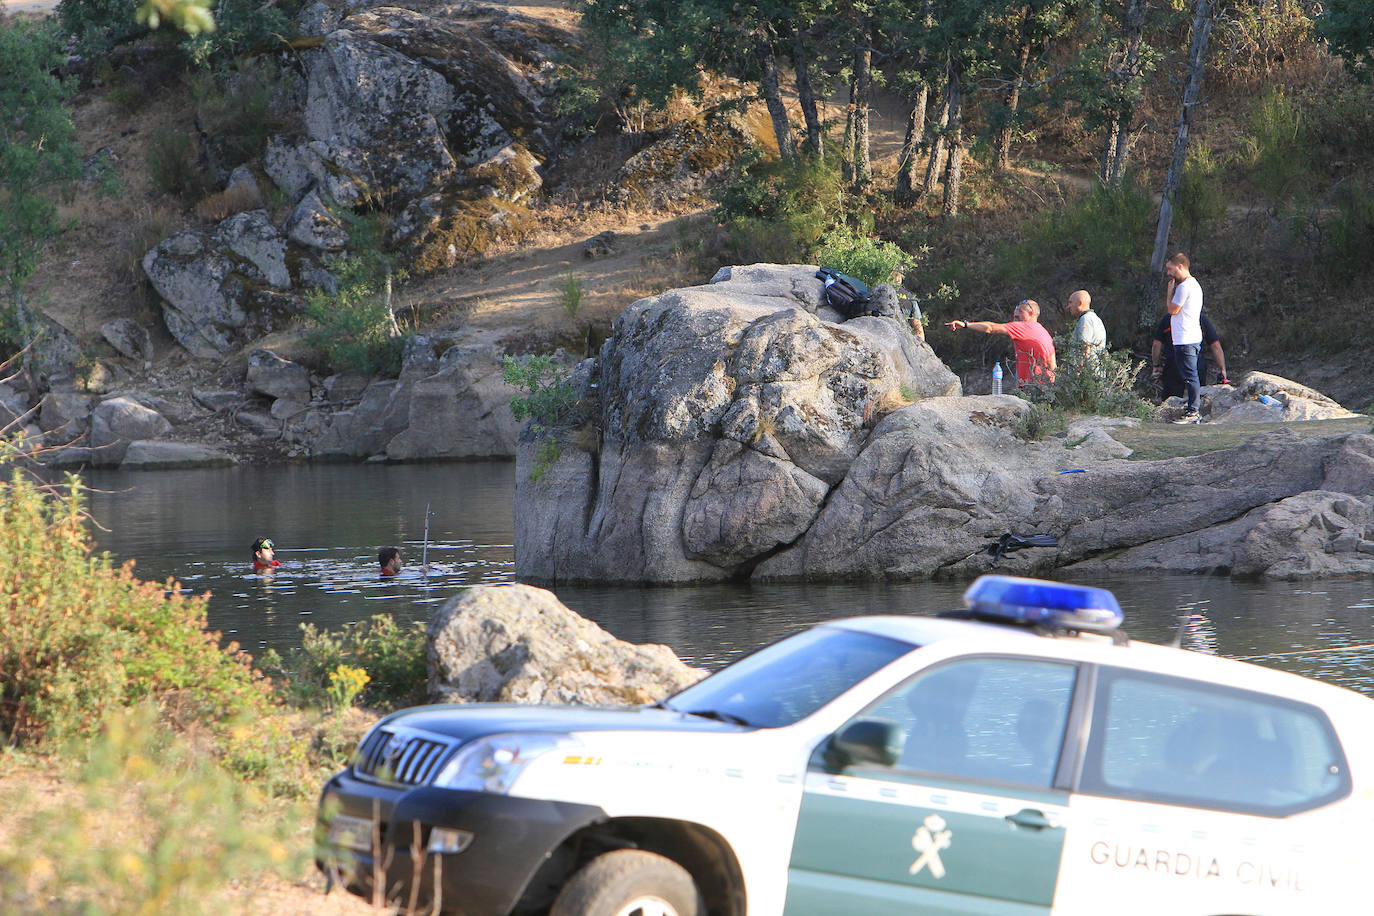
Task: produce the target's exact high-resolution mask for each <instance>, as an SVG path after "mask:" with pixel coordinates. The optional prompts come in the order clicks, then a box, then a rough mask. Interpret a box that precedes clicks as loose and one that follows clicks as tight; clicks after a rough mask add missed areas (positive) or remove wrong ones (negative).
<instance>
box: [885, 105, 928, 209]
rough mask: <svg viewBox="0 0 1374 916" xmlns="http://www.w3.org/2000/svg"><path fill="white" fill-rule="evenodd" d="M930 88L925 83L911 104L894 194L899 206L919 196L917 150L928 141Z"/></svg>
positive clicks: (898, 163) (898, 162)
mask: <svg viewBox="0 0 1374 916" xmlns="http://www.w3.org/2000/svg"><path fill="white" fill-rule="evenodd" d="M929 97H930V88H929V87H928V86H926V84H925V83H922V84H921V88H920V89H919V90H917V92H916V100H915V101H914V102H912V104H911V115H910V117H908V118H907V122H906V139H905V140H903V141H902V154H901V155H900V156H899V157H898V158H897V188H896V190H895V192H894V193H893V196H894V197H895V198H896V200H897V203H899V204H909V203H912V202H913V201H915V200H916V198H917V197H918V196H919V195H917V193H916V150H917V149H918V148H920V146H921V144H922V143H924V142H925V139H926V102H927V100H928V99H929Z"/></svg>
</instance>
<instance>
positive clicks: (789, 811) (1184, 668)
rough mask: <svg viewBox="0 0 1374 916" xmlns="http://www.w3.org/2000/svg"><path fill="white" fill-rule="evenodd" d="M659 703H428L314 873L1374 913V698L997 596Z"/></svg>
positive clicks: (431, 902)
mask: <svg viewBox="0 0 1374 916" xmlns="http://www.w3.org/2000/svg"><path fill="white" fill-rule="evenodd" d="M965 599H966V602H967V604H968V609H967V610H966V611H964V612H961V613H960V614H958V615H954V616H945V617H941V618H929V617H861V618H854V619H847V620H838V621H834V622H831V623H825V624H821V625H819V626H815V627H812V628H810V629H808V630H805V631H803V632H801V633H798V634H796V635H794V636H791V637H789V638H787V639H784V640H782V641H780V642H777V643H774V644H772V645H770V646H767V647H765V648H763V649H761V650H759V651H758V652H755V653H754V654H752V655H750V656H747V657H746V658H744V659H742V660H741V661H739V662H736V663H735V664H733V665H731V666H729V667H727V668H725V669H723V670H722V671H720V672H719V673H717V674H715V675H713V676H711V677H709V678H707V679H706V680H703V681H701V682H699V683H698V684H696V685H694V686H692V687H689V688H687V689H686V690H684V691H682V692H680V693H678V694H676V695H675V696H672V697H670V698H669V699H667V700H665V701H664V702H662V703H659V704H657V705H656V706H652V707H645V708H636V709H625V710H599V709H585V708H563V707H557V708H555V707H531V706H508V705H482V704H477V705H468V706H424V707H418V708H414V709H408V710H405V711H403V712H399V713H396V714H395V715H392V716H389V717H387V718H385V719H383V720H381V721H380V722H378V723H377V725H376V726H375V727H374V728H373V729H372V730H371V732H370V733H369V734H368V735H367V736H366V737H365V738H364V739H363V741H362V743H361V745H360V746H359V749H358V752H357V754H356V756H355V758H354V760H353V762H352V764H351V765H350V766H349V767H348V768H347V769H346V770H344V771H343V772H341V773H339V774H338V775H336V776H335V777H334V778H332V779H331V780H329V782H328V784H327V785H326V786H325V788H324V792H323V796H322V801H321V809H320V817H321V826H322V837H326V838H327V839H326V840H325V843H324V849H323V852H322V854H321V866H322V867H324V868H327V869H329V870H330V871H331V872H333V873H334V874H336V875H338V876H339V877H340V878H341V879H342V880H343V881H344V882H345V883H346V884H347V885H348V886H349V887H350V889H352V890H353V891H355V892H356V893H359V894H362V895H364V896H368V897H373V895H374V893H375V894H376V896H377V897H379V898H382V899H386V900H388V901H391V902H392V903H393V904H399V905H400V906H401V907H406V906H414V907H415V910H416V911H417V912H420V911H425V910H424V909H422V908H431V909H432V910H434V911H439V912H444V913H462V914H503V913H522V914H523V913H546V912H547V913H553V914H556V916H567V914H591V916H602V914H605V916H612V914H616V916H636V914H642V916H674V914H675V916H691V914H699V913H712V914H729V916H739V914H746V913H747V914H751V916H753V914H778V913H783V914H787V916H794V914H795V916H801V914H823V913H835V914H865V916H868V914H889V913H891V914H896V913H903V914H907V913H920V914H953V913H961V914H968V913H979V914H982V913H1006V914H1025V913H1056V914H1061V913H1062V914H1092V916H1099V914H1103V913H1111V914H1130V913H1142V914H1143V913H1149V914H1168V916H1241V914H1252V916H1259V914H1266V916H1268V914H1302V916H1313V914H1338V913H1362V912H1371V911H1372V910H1374V902H1371V893H1370V891H1369V890H1368V889H1367V884H1366V881H1367V874H1366V873H1367V871H1368V865H1367V863H1366V860H1367V855H1366V851H1367V849H1368V848H1369V840H1370V837H1371V832H1372V828H1374V772H1371V769H1372V766H1371V761H1374V747H1371V743H1372V742H1374V701H1371V700H1369V699H1366V698H1364V697H1362V696H1360V695H1358V694H1356V693H1354V692H1351V691H1348V690H1344V689H1341V688H1337V687H1333V686H1329V685H1326V684H1322V683H1318V682H1315V681H1311V680H1307V679H1304V678H1300V677H1297V676H1294V675H1289V674H1284V673H1280V672H1277V671H1273V670H1269V669H1265V668H1260V667H1256V666H1253V665H1248V664H1244V663H1241V662H1236V661H1229V660H1224V659H1219V658H1215V657H1211V656H1206V655H1201V654H1197V653H1190V652H1186V651H1183V650H1180V649H1174V648H1165V647H1161V646H1155V645H1146V644H1141V643H1135V642H1131V641H1129V640H1128V639H1127V638H1126V637H1125V636H1124V634H1123V633H1122V632H1121V630H1120V625H1121V613H1120V610H1119V608H1118V605H1117V603H1116V601H1115V599H1114V598H1113V597H1112V595H1111V594H1110V593H1109V592H1106V591H1103V590H1101V589H1095V588H1084V587H1079V586H1068V585H1061V584H1057V583H1050V582H1040V581H1036V580H1029V579H1015V578H1010V577H984V578H982V579H980V580H978V581H977V582H975V583H974V584H973V586H971V587H970V589H969V590H968V593H967V594H966V595H965Z"/></svg>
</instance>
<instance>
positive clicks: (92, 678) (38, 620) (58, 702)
mask: <svg viewBox="0 0 1374 916" xmlns="http://www.w3.org/2000/svg"><path fill="white" fill-rule="evenodd" d="M0 548H2V549H3V550H4V551H5V553H6V555H7V556H11V557H32V558H41V562H37V561H36V562H33V563H24V564H17V565H15V568H14V570H13V571H12V572H11V573H10V574H8V575H6V576H3V577H0V607H3V608H4V611H3V612H0V613H3V626H0V630H3V632H4V639H3V640H0V696H2V697H3V698H4V702H3V703H0V738H3V739H4V740H7V741H9V742H51V741H55V740H60V739H67V738H86V737H89V736H91V735H94V734H95V733H97V732H98V731H99V730H100V728H101V727H102V726H103V725H104V724H105V722H106V721H107V720H108V719H109V718H110V716H111V715H113V714H115V713H118V712H120V711H122V710H124V709H125V708H126V707H128V706H130V705H132V704H134V703H138V702H140V701H145V700H146V701H150V702H154V703H156V704H158V705H159V706H161V707H162V708H163V709H165V710H168V711H169V714H170V715H173V716H174V718H175V719H176V720H177V721H179V722H184V723H188V724H189V723H200V724H201V725H202V726H204V727H207V728H208V729H209V732H210V734H211V735H212V736H213V739H214V742H215V746H216V748H217V752H218V754H219V756H220V759H221V760H223V761H224V762H225V763H226V764H227V765H228V766H229V767H230V768H231V769H234V770H235V771H236V772H239V773H241V774H244V775H247V776H250V777H252V778H255V779H260V780H262V781H264V782H265V783H267V784H268V785H269V786H270V787H271V788H272V789H273V790H274V791H275V790H283V791H285V790H288V788H289V786H290V784H291V782H292V780H293V779H294V778H295V777H296V775H297V774H296V773H295V772H294V771H293V770H292V769H291V768H293V767H298V766H300V765H301V764H302V763H303V761H304V753H303V751H302V750H301V749H299V748H297V747H295V746H294V743H293V742H292V741H291V740H290V736H289V735H287V734H286V731H285V729H284V728H283V727H281V726H280V725H278V724H276V722H275V720H273V719H272V718H271V717H270V716H268V715H267V714H268V713H269V712H270V711H271V709H272V702H271V696H270V691H269V690H268V688H267V686H266V685H265V684H263V683H262V682H261V681H260V680H258V679H257V678H256V677H255V676H254V672H253V670H252V668H251V662H252V660H251V659H250V658H249V657H248V656H247V655H246V654H244V653H243V652H241V651H240V650H239V648H238V646H237V644H234V643H230V644H229V645H228V646H227V647H226V648H221V647H220V644H219V634H218V633H213V632H210V631H208V630H207V629H206V617H205V613H206V612H205V606H206V599H205V598H204V597H200V598H185V597H183V596H182V594H181V590H180V588H179V587H178V586H177V585H176V583H173V582H168V583H166V585H157V584H153V583H147V582H141V581H139V580H138V579H135V578H134V576H133V572H132V564H125V565H124V566H123V567H120V568H114V566H113V565H112V562H111V560H110V558H109V556H108V555H106V554H99V555H96V554H92V552H91V545H90V541H89V537H88V535H87V533H86V529H85V514H84V512H83V500H82V489H81V485H80V483H79V482H78V481H77V480H76V479H75V478H69V479H68V481H67V483H66V484H65V485H63V486H62V487H60V488H57V489H56V490H54V491H49V490H47V489H46V488H44V487H43V486H40V485H39V484H37V483H35V482H33V481H32V480H30V479H29V478H27V477H25V476H24V475H23V474H21V473H20V472H18V471H16V472H14V474H13V476H12V477H11V478H10V479H9V481H8V482H7V483H4V484H0Z"/></svg>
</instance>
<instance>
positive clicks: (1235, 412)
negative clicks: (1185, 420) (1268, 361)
mask: <svg viewBox="0 0 1374 916" xmlns="http://www.w3.org/2000/svg"><path fill="white" fill-rule="evenodd" d="M1173 400H1178V401H1179V404H1178V406H1179V407H1182V406H1183V403H1182V400H1181V399H1171V402H1172V401H1173ZM1200 410H1201V412H1202V415H1203V418H1204V419H1205V420H1206V421H1207V422H1209V423H1278V422H1289V421H1293V420H1337V419H1344V418H1348V417H1355V416H1359V415H1358V414H1356V413H1353V412H1351V411H1349V410H1346V409H1345V408H1344V407H1342V406H1341V405H1340V404H1338V403H1336V402H1335V401H1334V400H1332V399H1331V398H1329V397H1327V396H1326V395H1324V394H1322V393H1321V392H1320V391H1317V390H1316V389H1315V388H1309V387H1308V386H1306V385H1303V384H1300V383H1298V382H1294V381H1291V380H1289V379H1286V378H1283V377H1281V376H1278V375H1270V374H1269V373H1267V372H1250V373H1247V374H1246V376H1245V377H1244V378H1243V379H1241V380H1240V384H1239V385H1237V386H1235V387H1234V388H1232V387H1230V386H1227V385H1210V386H1208V387H1207V388H1205V389H1204V395H1203V397H1202V400H1201V407H1200Z"/></svg>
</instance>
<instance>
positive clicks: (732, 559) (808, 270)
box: [516, 265, 959, 582]
mask: <svg viewBox="0 0 1374 916" xmlns="http://www.w3.org/2000/svg"><path fill="white" fill-rule="evenodd" d="M821 289H822V287H821V283H820V281H819V280H817V279H816V278H815V268H813V267H803V266H795V265H793V266H784V265H754V266H752V267H742V268H740V267H737V268H729V269H726V270H722V271H721V272H719V273H718V274H717V275H716V277H715V278H714V280H713V282H712V283H710V284H708V285H706V286H700V287H693V288H691V289H683V290H672V291H670V292H667V293H663V294H661V295H659V296H655V297H652V298H649V299H644V300H641V301H640V302H637V303H635V304H634V305H633V306H631V307H630V308H629V309H627V310H626V311H625V312H624V313H622V314H621V315H620V317H619V318H617V319H616V323H615V328H614V332H613V334H612V336H611V338H610V339H609V340H608V341H607V342H606V344H605V345H604V346H603V347H602V350H601V354H600V356H599V357H598V358H597V360H596V361H595V363H594V364H589V365H588V366H587V367H585V368H584V370H583V371H581V372H580V373H579V375H578V378H579V379H580V384H581V386H582V393H583V402H584V409H583V410H582V411H581V412H580V414H579V419H578V420H577V421H576V422H577V423H578V425H579V426H581V427H582V429H581V430H580V431H574V430H563V431H562V432H561V433H558V434H556V435H557V436H558V441H559V448H558V449H556V452H557V456H556V458H555V459H554V460H552V461H550V460H549V454H550V452H549V449H548V447H547V445H545V444H544V443H542V442H537V441H535V438H536V437H535V436H533V435H530V436H529V437H528V438H527V439H526V440H525V441H523V442H522V446H521V452H520V457H519V460H518V463H517V477H518V484H517V493H516V501H517V511H516V519H517V521H516V557H517V564H518V566H519V568H520V570H521V573H522V575H528V576H534V577H537V578H541V579H547V580H554V579H567V578H572V579H579V578H586V579H619V580H630V581H660V582H672V581H692V580H712V579H722V578H726V577H730V576H737V575H739V574H740V573H741V572H747V570H748V569H749V568H750V567H751V566H752V565H753V564H756V563H758V562H760V561H762V560H763V559H764V558H765V557H766V556H767V555H768V554H769V553H770V552H772V551H774V550H776V549H779V548H781V547H783V546H785V545H787V544H789V543H791V542H792V541H793V540H795V539H796V538H797V537H798V536H799V535H801V533H802V532H804V531H805V530H806V529H807V527H808V526H809V525H810V523H811V522H812V520H813V519H814V518H815V516H816V514H817V512H818V511H820V509H821V506H822V504H823V503H824V501H825V500H826V498H827V496H828V494H829V493H830V492H831V491H832V488H833V487H834V486H835V485H836V484H837V483H839V482H840V481H841V480H842V479H843V478H844V476H845V472H846V469H847V468H848V466H849V465H850V463H851V462H852V461H853V460H854V458H855V457H856V456H857V455H858V454H859V452H860V451H861V450H862V448H863V446H864V443H865V441H867V439H868V436H869V434H870V433H871V432H872V429H873V426H874V424H875V423H876V422H878V420H879V419H881V417H882V416H883V415H885V414H886V413H888V412H890V411H891V410H893V409H894V408H896V407H897V406H899V405H900V404H903V403H905V402H906V398H908V397H918V398H919V397H929V396H932V395H941V394H950V393H957V392H958V391H959V382H958V379H957V378H956V377H955V376H954V374H953V373H951V372H950V371H949V370H948V369H947V368H946V367H945V366H944V365H943V364H942V363H941V362H940V360H939V359H938V358H937V357H936V356H935V354H934V353H933V352H932V351H931V350H930V348H929V347H928V346H926V345H925V344H924V343H922V342H921V341H919V340H917V339H916V338H915V337H913V336H912V335H910V334H909V333H907V332H905V331H903V330H902V328H901V325H900V324H898V323H897V322H895V321H893V320H891V319H883V318H866V319H862V320H859V321H853V322H848V323H845V324H842V325H839V324H834V323H830V322H826V321H822V320H821V319H820V318H818V317H817V316H816V314H815V312H816V310H817V309H818V308H819V307H820V304H821ZM587 430H591V431H592V432H591V433H588V432H587ZM589 440H590V441H589ZM536 468H537V469H538V470H539V473H535V471H536ZM536 477H537V478H538V479H537V480H536V479H534V478H536Z"/></svg>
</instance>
